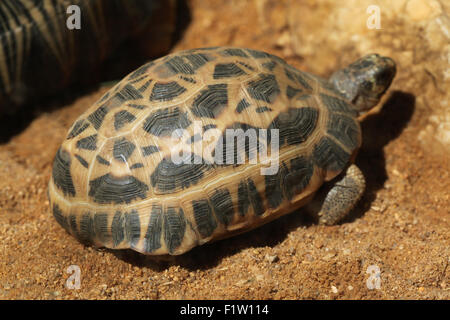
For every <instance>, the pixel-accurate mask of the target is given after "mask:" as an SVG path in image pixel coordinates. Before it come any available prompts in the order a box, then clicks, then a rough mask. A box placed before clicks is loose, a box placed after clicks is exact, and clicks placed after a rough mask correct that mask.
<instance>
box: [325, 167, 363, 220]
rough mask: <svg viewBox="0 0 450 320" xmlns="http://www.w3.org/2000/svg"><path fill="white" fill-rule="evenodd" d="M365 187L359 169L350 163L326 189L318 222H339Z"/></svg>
mask: <svg viewBox="0 0 450 320" xmlns="http://www.w3.org/2000/svg"><path fill="white" fill-rule="evenodd" d="M365 187H366V183H365V180H364V176H363V174H362V172H361V170H359V168H358V167H357V166H356V165H354V164H352V165H351V166H350V167H348V169H347V171H346V172H345V173H344V175H343V177H342V178H341V179H340V180H337V181H336V182H335V183H334V185H333V186H332V187H331V189H330V190H329V191H328V193H327V195H326V197H325V200H324V201H323V204H322V207H321V208H320V211H319V223H320V224H326V225H332V224H336V223H337V222H339V221H340V220H341V219H342V218H344V217H345V216H346V215H347V214H348V213H349V212H350V210H351V209H352V208H353V207H354V206H355V204H356V203H357V202H358V200H359V199H360V198H361V196H362V195H363V193H364V189H365Z"/></svg>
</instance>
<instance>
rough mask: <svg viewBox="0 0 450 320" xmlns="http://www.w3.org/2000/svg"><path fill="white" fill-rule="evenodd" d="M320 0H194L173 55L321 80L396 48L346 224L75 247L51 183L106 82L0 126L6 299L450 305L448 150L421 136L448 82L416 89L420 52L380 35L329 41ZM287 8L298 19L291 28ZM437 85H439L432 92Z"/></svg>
mask: <svg viewBox="0 0 450 320" xmlns="http://www.w3.org/2000/svg"><path fill="white" fill-rule="evenodd" d="M416 2H417V1H416ZM313 3H314V2H311V1H300V2H299V3H298V4H291V2H289V1H208V2H203V1H200V0H198V1H191V2H189V3H188V5H189V7H190V8H191V13H190V16H191V17H190V23H189V25H188V27H187V29H186V31H185V33H184V34H183V35H182V36H181V37H180V41H179V42H178V43H177V44H176V46H175V47H174V48H173V49H172V51H176V50H181V49H186V48H192V47H198V46H212V45H236V46H246V47H252V48H255V49H263V50H266V51H269V52H271V53H274V54H277V55H280V56H282V57H284V58H286V59H287V60H288V61H289V62H290V63H292V64H293V65H295V66H296V67H299V68H302V69H304V70H307V71H313V72H316V73H318V74H320V75H322V76H326V75H328V74H329V72H331V71H332V70H333V69H335V68H337V67H338V66H339V65H340V64H341V63H342V64H343V63H348V62H350V61H351V60H352V59H353V58H354V57H355V56H359V54H360V52H362V51H365V50H364V48H361V47H358V46H359V44H360V43H361V42H362V43H365V42H364V41H366V42H367V43H369V44H370V46H368V49H371V50H373V49H378V48H379V50H380V51H381V53H390V54H391V56H393V57H394V59H396V61H398V62H399V63H398V64H399V70H398V76H397V78H396V80H395V82H394V83H393V86H392V89H391V90H390V91H389V93H388V94H387V96H386V97H385V99H384V100H383V101H382V103H381V104H380V106H379V107H378V108H377V110H375V112H374V113H372V114H370V115H368V116H367V117H366V118H365V119H364V120H363V121H362V128H363V139H364V144H363V147H362V148H361V151H360V153H359V155H358V157H357V160H356V162H357V164H358V165H359V166H360V168H362V170H363V172H364V175H365V176H366V178H367V191H366V193H365V195H364V198H363V199H362V201H361V202H360V203H359V205H358V206H357V207H356V208H355V209H354V210H353V212H352V214H351V216H350V217H349V218H348V219H347V220H345V221H344V222H343V223H341V224H339V225H337V226H331V227H328V226H319V225H317V224H316V223H314V221H313V220H312V219H311V218H309V217H308V215H306V214H305V213H304V211H302V210H300V211H298V212H294V213H292V214H290V215H288V216H285V217H283V218H280V219H278V220H276V221H274V222H272V223H270V224H268V225H265V226H263V227H261V228H259V229H257V230H254V231H252V232H249V233H246V234H243V235H240V236H237V237H234V238H230V239H226V240H222V241H219V242H216V243H212V244H207V245H204V246H201V247H198V248H195V249H194V250H192V251H190V252H188V253H187V254H184V255H182V256H178V257H176V258H173V259H159V260H158V259H154V258H152V257H147V256H142V255H140V254H137V253H134V252H131V251H112V250H105V249H95V248H92V247H86V246H84V245H82V244H80V243H79V242H77V241H76V240H75V239H74V238H73V237H71V236H70V235H68V234H67V233H66V232H65V231H64V230H63V229H62V228H61V227H60V226H59V225H58V224H57V223H56V221H55V220H54V218H53V217H52V215H51V213H50V210H49V206H48V204H49V203H48V200H47V197H46V187H47V183H48V180H49V178H50V173H51V165H52V161H53V157H54V155H55V152H56V150H57V149H58V147H59V145H60V143H61V141H62V139H63V138H64V137H65V135H66V132H67V130H68V129H69V127H70V126H71V124H72V123H73V121H74V120H75V119H76V118H77V117H78V116H79V115H80V114H81V113H82V112H83V111H84V110H85V109H87V108H88V106H89V105H91V104H92V103H93V102H95V101H96V100H97V99H99V98H100V96H101V95H102V94H103V93H104V92H106V90H107V89H108V88H106V87H101V88H100V89H97V90H95V91H92V92H90V93H87V94H85V95H82V96H79V97H78V98H76V99H75V100H74V101H70V102H68V103H67V102H65V101H64V102H56V103H55V102H52V104H51V106H43V107H42V108H39V109H37V110H36V111H34V112H30V113H26V114H25V115H23V114H22V115H18V116H17V117H16V118H15V119H11V118H8V119H7V120H2V122H1V123H0V125H1V126H2V129H1V132H2V133H1V135H0V178H1V179H0V243H1V244H2V245H1V249H0V250H1V251H0V252H1V253H0V256H1V259H0V298H2V299H79V298H81V299H405V298H406V299H449V298H450V283H449V279H450V267H449V266H448V265H449V257H450V228H449V227H450V220H449V218H450V214H449V207H450V197H449V190H450V174H449V172H450V171H449V169H450V163H449V159H450V157H449V154H450V153H449V149H447V147H446V146H445V145H442V144H439V143H437V142H436V143H433V142H428V141H434V140H433V137H429V140H427V139H426V138H427V135H432V134H434V132H435V131H433V128H431V129H430V128H429V126H430V125H433V123H432V122H429V121H428V120H427V119H429V117H430V114H431V113H432V112H434V111H435V110H437V109H433V107H431V106H433V105H436V104H433V103H434V102H433V101H435V100H433V99H434V98H436V99H437V98H438V97H439V99H443V98H442V97H444V98H446V99H448V95H449V93H448V91H445V90H444V91H442V88H446V87H445V86H444V85H448V82H446V83H444V84H442V86H441V87H440V84H439V83H438V84H436V83H435V84H434V85H433V84H430V85H429V86H428V85H427V86H426V87H425V86H424V85H423V83H422V82H421V81H419V80H418V81H415V82H414V81H413V82H411V79H419V78H420V77H421V74H419V73H417V74H411V72H412V71H411V70H412V69H411V68H409V67H405V64H406V62H403V60H402V59H403V58H402V57H403V55H402V54H404V52H407V51H408V50H410V51H411V50H412V51H413V52H416V51H415V50H416V48H410V49H408V48H404V47H402V46H401V45H400V47H398V48H397V47H395V43H394V42H391V41H389V39H383V35H384V34H385V33H379V35H377V36H373V37H371V36H368V38H367V39H365V40H361V38H360V40H358V39H356V40H355V39H353V40H352V41H354V44H353V45H352V42H349V43H347V44H346V43H344V42H345V41H346V40H345V39H344V38H341V40H339V38H337V36H342V37H344V36H345V35H344V34H343V32H340V31H339V28H336V29H335V33H332V32H331V31H330V29H327V28H329V26H327V24H329V22H324V21H325V20H323V19H322V18H323V17H326V14H327V12H328V14H329V13H330V12H331V13H335V12H336V11H335V9H334V8H333V7H332V5H331V4H330V2H327V1H324V3H325V4H322V5H316V4H313ZM318 3H320V1H318ZM419 4H420V3H419ZM290 5H292V7H289V6H290ZM407 5H408V4H405V8H406V9H405V10H406V11H405V12H406V13H405V14H407V9H408V6H407ZM299 10H300V11H301V12H303V14H301V15H300V14H299ZM361 10H363V11H364V10H365V7H364V8H362V9H361ZM386 10H387V9H386ZM392 10H394V9H392ZM395 10H397V9H395ZM398 10H403V9H401V8H400V9H398ZM414 12H416V11H414ZM293 14H295V15H297V16H300V17H301V18H302V19H299V21H300V20H301V22H298V21H297V20H295V21H293V20H292V19H291V18H292V15H293ZM415 14H417V12H416V13H415ZM388 16H389V15H388ZM314 17H316V18H314ZM398 21H400V20H398ZM335 23H340V22H335ZM354 23H357V22H354ZM386 23H392V26H393V27H392V28H387V27H386V26H385V29H386V32H389V30H392V29H395V30H397V31H396V32H404V34H405V36H408V35H411V32H413V31H410V30H411V29H408V30H409V31H407V29H406V27H407V26H405V25H402V24H401V22H398V25H397V24H395V26H397V27H395V28H394V22H392V20H389V18H387V19H386ZM299 24H300V25H299ZM314 24H315V25H314ZM314 26H315V27H314ZM306 27H308V28H309V31H308V32H309V33H311V34H312V33H314V32H317V35H316V37H315V38H314V39H313V38H311V37H307V36H306V35H305V34H309V33H308V32H305V28H306ZM402 28H405V29H402ZM297 29H298V30H300V31H298V30H297ZM402 30H403V31H402ZM391 35H392V34H391ZM321 37H322V38H321ZM328 38H329V39H330V42H322V43H321V45H320V43H319V42H320V39H328ZM308 39H309V40H310V42H308V41H309V40H308ZM302 41H303V42H304V43H305V46H304V47H302V46H300V45H299V43H301V42H302ZM306 43H310V44H309V45H307V44H306ZM311 46H316V47H315V48H316V49H315V50H316V51H314V50H313V49H311ZM394 47H395V48H394ZM299 48H302V49H299ZM308 48H309V49H308ZM345 48H347V49H345ZM402 48H403V49H402ZM302 50H304V51H302ZM345 50H347V51H345ZM340 52H342V57H341V56H340ZM405 56H406V55H405ZM327 57H328V58H327ZM405 59H406V58H405ZM417 59H419V58H417ZM417 61H420V60H415V61H413V62H411V63H413V64H414V65H416V64H417V63H418V62H417ZM402 67H403V68H402ZM427 70H431V71H430V73H431V74H433V69H432V68H431V69H430V68H428V69H427ZM422 73H423V70H422ZM420 79H421V78H420ZM438 81H439V78H438ZM447 81H448V80H447ZM428 82H430V81H428ZM433 86H434V87H435V88H437V89H436V90H435V91H433V90H432V89H429V90H428V89H427V88H433ZM439 88H441V89H439ZM447 88H448V87H447ZM438 89H439V90H438ZM439 92H440V93H439ZM447 101H448V100H447ZM447 108H448V105H447ZM444 111H445V110H444ZM427 128H428V129H430V130H428V129H427ZM425 129H427V130H425ZM424 130H425V131H424ZM423 141H425V143H424V142H423ZM73 265H75V266H77V267H78V268H79V271H80V275H81V283H80V288H79V289H70V288H69V287H70V286H67V284H68V283H72V282H71V278H70V277H71V275H72V273H73V271H70V270H73V269H69V271H68V268H69V267H70V266H73ZM77 267H75V268H77ZM377 272H378V275H379V277H378V278H377V276H376V274H377Z"/></svg>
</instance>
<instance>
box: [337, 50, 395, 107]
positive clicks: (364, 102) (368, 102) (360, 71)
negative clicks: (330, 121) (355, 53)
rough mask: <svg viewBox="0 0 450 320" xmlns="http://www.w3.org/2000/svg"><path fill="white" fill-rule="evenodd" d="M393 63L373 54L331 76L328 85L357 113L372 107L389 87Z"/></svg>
mask: <svg viewBox="0 0 450 320" xmlns="http://www.w3.org/2000/svg"><path fill="white" fill-rule="evenodd" d="M395 72H396V67H395V62H394V60H392V59H391V58H388V57H382V56H380V55H379V54H376V53H373V54H369V55H367V56H364V57H362V58H360V59H358V60H356V61H355V62H353V63H352V64H350V65H349V66H348V67H346V68H344V69H341V70H338V71H336V72H335V73H333V74H332V76H331V78H330V83H331V84H332V85H333V86H334V88H336V89H337V90H338V91H339V92H340V93H341V94H343V95H344V96H345V97H346V98H347V99H348V100H350V101H351V102H352V104H353V106H354V108H355V109H357V111H358V112H359V113H364V112H365V111H367V110H369V109H370V108H372V107H374V106H375V105H376V104H377V103H378V101H379V100H380V98H381V96H382V95H383V94H384V93H385V92H386V90H387V89H388V88H389V86H390V85H391V82H392V79H393V78H394V76H395Z"/></svg>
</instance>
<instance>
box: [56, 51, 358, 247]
mask: <svg viewBox="0 0 450 320" xmlns="http://www.w3.org/2000/svg"><path fill="white" fill-rule="evenodd" d="M230 129H233V130H230ZM230 132H231V133H232V134H233V135H231V138H230V139H228V137H229V136H227V135H228V133H230ZM255 132H256V134H253V133H255ZM255 136H256V138H255ZM274 137H275V138H276V139H274ZM240 139H241V140H240ZM252 139H253V140H252ZM255 139H256V140H255ZM233 141H235V142H236V141H237V142H236V143H233ZM239 141H241V142H242V141H244V142H245V143H243V144H242V143H241V144H239V143H238V142H239ZM255 141H256V146H257V148H256V149H255V143H254V142H255ZM251 142H253V143H251ZM230 144H231V147H229V146H230ZM360 144H361V130H360V126H359V123H358V122H357V121H356V111H355V110H353V109H352V108H351V106H350V105H349V102H348V101H346V99H345V98H344V97H343V96H342V95H340V94H339V93H338V92H337V91H336V90H334V89H333V88H332V87H331V86H330V85H328V83H327V82H326V81H325V80H323V79H321V78H319V77H316V76H313V75H311V74H308V73H306V72H301V71H299V70H296V69H295V68H293V67H292V66H290V65H289V64H287V63H286V62H285V61H284V60H282V59H281V58H279V57H276V56H274V55H271V54H268V53H265V52H262V51H256V50H250V49H241V48H230V47H217V48H203V49H195V50H188V51H182V52H178V53H175V54H171V55H168V56H165V57H162V58H160V59H158V60H155V61H152V62H149V63H147V64H145V65H143V66H142V67H140V68H139V69H137V70H136V71H134V72H132V73H131V74H129V75H128V76H126V77H125V78H124V79H123V80H122V81H120V82H119V83H118V84H117V85H115V86H114V87H113V88H112V89H111V90H109V91H108V92H107V93H106V94H105V95H104V96H103V97H102V98H101V99H100V100H99V101H98V102H96V103H95V104H94V105H93V106H92V107H91V108H89V109H88V110H87V111H86V112H85V113H84V114H82V115H81V116H80V117H79V118H78V120H76V121H75V123H74V125H73V126H72V127H71V129H70V130H69V133H68V135H67V138H66V139H65V141H64V142H63V143H62V146H61V147H60V148H59V150H58V151H57V154H56V156H55V159H54V164H53V172H52V178H51V179H50V183H49V198H50V203H51V208H52V210H53V215H54V217H55V218H56V220H57V221H58V223H59V224H60V225H61V226H62V227H63V228H64V229H66V230H67V231H68V232H69V233H71V234H72V235H74V236H75V237H76V238H78V239H79V240H80V241H82V242H84V243H88V244H93V245H96V246H105V247H108V248H114V249H123V248H131V249H133V250H136V251H138V252H141V253H144V254H152V255H158V254H167V253H168V254H181V253H184V252H186V251H188V250H190V249H191V248H193V247H195V246H197V245H200V244H203V243H206V242H208V241H210V240H215V239H219V238H224V237H228V236H230V235H234V234H236V233H240V232H243V231H246V230H249V229H252V228H255V227H257V226H259V225H261V224H264V223H266V222H268V221H270V220H273V219H275V218H277V217H279V216H281V215H284V214H286V213H289V212H292V211H293V210H295V209H297V208H299V207H301V206H302V205H304V204H305V203H307V202H308V201H309V200H310V199H311V198H312V197H313V195H314V193H315V191H317V189H318V188H319V187H320V186H321V185H322V184H323V183H324V181H328V180H331V179H332V178H334V177H335V176H337V175H338V174H339V173H340V172H341V171H342V170H343V169H345V168H346V167H347V166H348V164H349V163H351V162H352V161H353V158H354V156H355V154H356V150H357V149H358V148H359V146H360ZM272 146H276V147H278V148H277V149H276V148H271V147H272ZM219 147H220V148H219ZM261 150H266V151H267V154H268V156H267V157H266V158H264V157H262V156H261V155H263V154H262V153H261V154H259V152H260V151H261ZM277 150H278V152H276V151H277ZM176 156H178V158H177V157H176ZM174 157H175V158H174ZM177 159H178V160H177ZM180 159H181V160H182V161H180ZM264 159H265V160H266V161H263V160H264ZM268 159H272V160H273V161H274V167H276V170H274V172H271V173H270V174H263V173H262V172H263V170H262V169H264V168H266V169H267V168H268V167H269V166H270V165H271V164H270V163H269V162H268V161H267V160H268ZM274 159H275V160H274ZM228 160H231V161H228ZM255 160H257V161H255ZM259 160H261V161H259Z"/></svg>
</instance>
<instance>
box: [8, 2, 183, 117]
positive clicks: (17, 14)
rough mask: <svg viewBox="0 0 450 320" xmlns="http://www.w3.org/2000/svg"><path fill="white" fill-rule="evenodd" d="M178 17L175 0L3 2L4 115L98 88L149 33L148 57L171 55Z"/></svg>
mask: <svg viewBox="0 0 450 320" xmlns="http://www.w3.org/2000/svg"><path fill="white" fill-rule="evenodd" d="M77 9H79V11H77ZM77 14H79V18H80V19H79V20H78V21H79V22H80V24H79V25H78V26H77V25H76V22H77V20H76V19H75V18H76V17H77ZM174 14H175V4H174V1H162V0H155V1H148V0H96V1H92V0H77V1H72V2H70V1H66V0H54V1H49V0H2V1H0V22H1V23H0V38H1V39H2V41H1V42H0V115H1V114H3V113H14V112H15V111H17V110H18V109H19V108H20V107H21V106H23V105H24V104H27V103H31V102H35V101H36V100H39V99H42V98H44V97H48V96H51V95H54V94H55V93H56V92H58V91H61V89H63V88H65V87H67V86H69V85H75V84H76V85H80V84H81V85H87V84H92V83H93V82H94V80H96V79H95V78H97V74H99V73H100V72H99V71H100V67H101V65H102V63H103V62H105V60H106V59H108V58H110V57H112V56H113V54H112V53H114V52H115V51H117V48H118V47H119V46H120V45H122V44H123V43H124V42H125V41H126V40H129V39H130V38H133V39H134V38H138V39H142V38H145V37H142V36H140V34H142V33H143V32H145V35H146V37H148V38H151V39H152V51H150V50H147V51H148V52H147V53H148V54H153V53H155V54H159V53H161V51H162V50H164V51H166V50H167V49H168V47H169V42H170V41H171V40H170V36H169V35H170V32H171V29H173V26H174ZM155 21H156V23H155ZM78 27H79V29H78ZM155 29H156V30H155ZM148 38H147V39H148ZM135 42H138V41H137V40H136V41H135ZM146 49H147V48H146ZM153 49H154V50H153ZM156 50H159V51H156ZM116 69H117V70H119V69H120V68H116ZM98 78H99V77H98ZM98 80H100V79H98Z"/></svg>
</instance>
